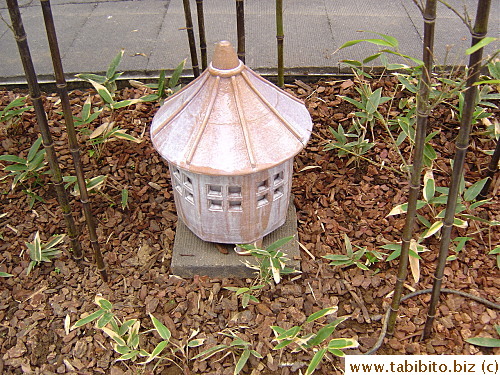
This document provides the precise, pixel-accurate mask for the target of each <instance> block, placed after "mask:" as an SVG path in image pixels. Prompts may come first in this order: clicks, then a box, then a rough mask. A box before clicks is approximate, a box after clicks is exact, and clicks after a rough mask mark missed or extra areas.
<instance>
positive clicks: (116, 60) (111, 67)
mask: <svg viewBox="0 0 500 375" xmlns="http://www.w3.org/2000/svg"><path fill="white" fill-rule="evenodd" d="M124 52H125V50H124V49H122V50H120V52H118V54H117V55H116V56H115V57H114V58H113V60H112V61H111V63H110V64H109V66H108V70H107V71H106V78H107V79H108V80H111V79H112V78H113V77H114V76H115V73H116V68H117V67H118V65H119V64H120V61H122V57H123V53H124ZM103 83H104V82H103Z"/></svg>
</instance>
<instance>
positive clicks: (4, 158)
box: [0, 155, 26, 165]
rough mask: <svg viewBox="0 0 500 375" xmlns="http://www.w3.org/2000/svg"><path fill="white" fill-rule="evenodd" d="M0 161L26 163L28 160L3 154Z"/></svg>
mask: <svg viewBox="0 0 500 375" xmlns="http://www.w3.org/2000/svg"><path fill="white" fill-rule="evenodd" d="M0 161H10V162H11V163H18V164H23V165H26V160H25V159H23V158H20V157H19V156H15V155H1V156H0Z"/></svg>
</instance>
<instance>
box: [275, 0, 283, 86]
mask: <svg viewBox="0 0 500 375" xmlns="http://www.w3.org/2000/svg"><path fill="white" fill-rule="evenodd" d="M284 39H285V34H284V31H283V0H276V42H277V45H278V86H279V87H284V86H285V63H284V58H283V42H284Z"/></svg>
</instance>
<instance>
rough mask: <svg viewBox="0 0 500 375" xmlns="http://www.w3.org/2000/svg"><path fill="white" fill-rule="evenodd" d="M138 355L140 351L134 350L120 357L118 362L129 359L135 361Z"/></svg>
mask: <svg viewBox="0 0 500 375" xmlns="http://www.w3.org/2000/svg"><path fill="white" fill-rule="evenodd" d="M138 354H139V351H138V350H132V351H130V352H128V353H126V354H124V355H122V356H120V357H118V358H117V359H116V360H117V361H126V360H128V359H135V357H137V355H138Z"/></svg>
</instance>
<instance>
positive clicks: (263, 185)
mask: <svg viewBox="0 0 500 375" xmlns="http://www.w3.org/2000/svg"><path fill="white" fill-rule="evenodd" d="M268 186H269V185H268V182H267V180H264V181H262V182H259V183H258V184H257V192H258V193H260V192H262V191H265V190H266V189H267V188H268Z"/></svg>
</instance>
